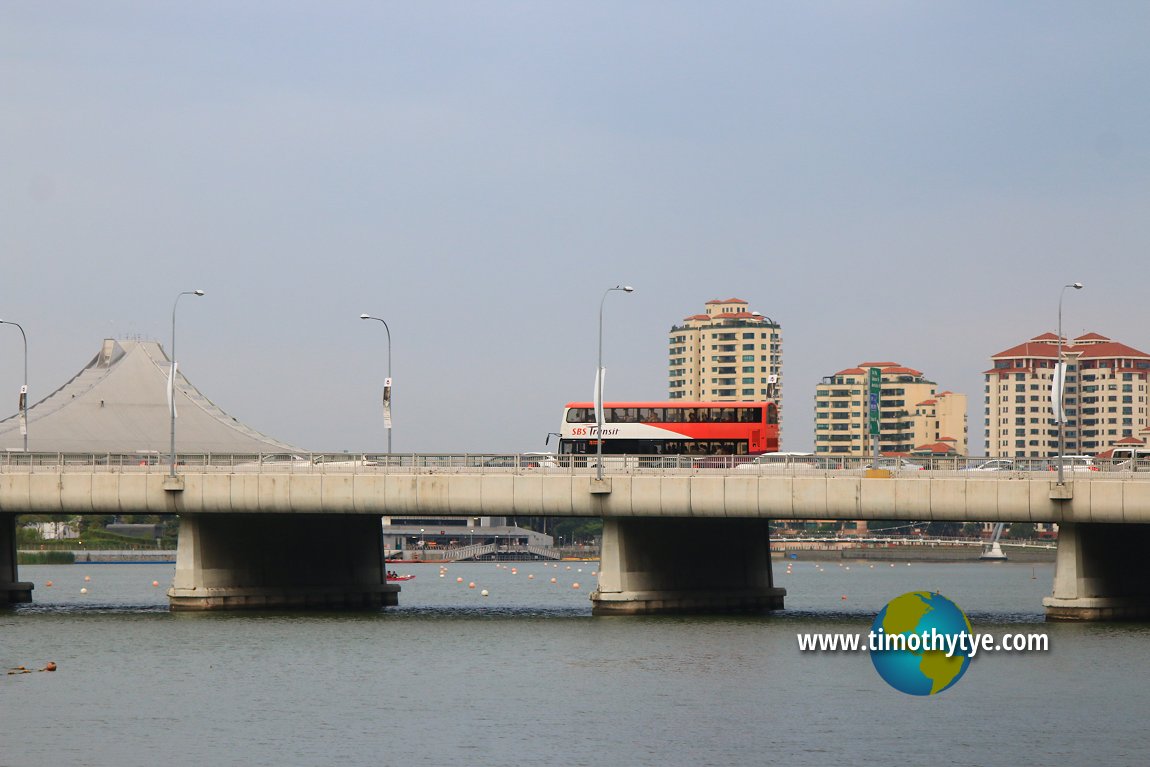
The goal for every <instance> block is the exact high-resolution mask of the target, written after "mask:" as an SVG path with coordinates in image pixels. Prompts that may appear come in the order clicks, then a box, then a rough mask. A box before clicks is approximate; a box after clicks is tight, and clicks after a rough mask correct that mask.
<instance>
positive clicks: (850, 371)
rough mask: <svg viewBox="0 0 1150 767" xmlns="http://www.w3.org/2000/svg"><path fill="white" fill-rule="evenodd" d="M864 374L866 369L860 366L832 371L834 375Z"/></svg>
mask: <svg viewBox="0 0 1150 767" xmlns="http://www.w3.org/2000/svg"><path fill="white" fill-rule="evenodd" d="M865 374H866V371H865V370H863V369H862V368H847V369H846V370H840V371H839V372H837V373H834V375H836V376H852V375H853V376H859V375H865Z"/></svg>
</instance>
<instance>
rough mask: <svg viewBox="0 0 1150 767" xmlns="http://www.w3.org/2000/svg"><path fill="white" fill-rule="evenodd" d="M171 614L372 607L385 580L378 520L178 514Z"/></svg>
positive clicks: (384, 595) (385, 589)
mask: <svg viewBox="0 0 1150 767" xmlns="http://www.w3.org/2000/svg"><path fill="white" fill-rule="evenodd" d="M168 599H169V603H170V605H171V609H172V610H241V609H249V608H285V609H301V608H302V609H308V608H317V609H324V608H378V607H384V606H392V605H396V604H398V603H399V586H397V585H394V584H389V583H388V582H387V569H386V566H385V563H384V559H383V536H382V530H381V528H380V519H379V517H375V516H360V515H336V514H323V515H318V514H220V515H214V514H182V515H180V539H179V544H178V546H177V548H176V577H175V581H174V583H173V586H172V588H171V589H169V591H168Z"/></svg>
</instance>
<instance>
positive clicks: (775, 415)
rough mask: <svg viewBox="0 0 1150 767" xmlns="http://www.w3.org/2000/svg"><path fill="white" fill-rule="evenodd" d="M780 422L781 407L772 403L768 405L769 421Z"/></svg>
mask: <svg viewBox="0 0 1150 767" xmlns="http://www.w3.org/2000/svg"><path fill="white" fill-rule="evenodd" d="M778 422H779V409H778V408H777V407H776V406H775V405H774V404H773V403H772V404H770V405H767V423H778Z"/></svg>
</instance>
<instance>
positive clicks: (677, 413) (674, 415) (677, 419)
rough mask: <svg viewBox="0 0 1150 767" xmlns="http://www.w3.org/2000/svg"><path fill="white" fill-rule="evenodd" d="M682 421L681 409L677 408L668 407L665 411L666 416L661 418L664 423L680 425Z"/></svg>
mask: <svg viewBox="0 0 1150 767" xmlns="http://www.w3.org/2000/svg"><path fill="white" fill-rule="evenodd" d="M682 420H683V409H682V408H678V407H669V408H667V410H666V415H665V416H664V418H663V421H664V422H665V423H681V422H682Z"/></svg>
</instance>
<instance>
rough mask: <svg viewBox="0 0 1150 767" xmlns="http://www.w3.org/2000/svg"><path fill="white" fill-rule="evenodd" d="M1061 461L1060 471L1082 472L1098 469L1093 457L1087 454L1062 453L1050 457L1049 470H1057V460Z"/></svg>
mask: <svg viewBox="0 0 1150 767" xmlns="http://www.w3.org/2000/svg"><path fill="white" fill-rule="evenodd" d="M1060 459H1061V462H1062V471H1064V472H1068V471H1070V472H1083V471H1098V466H1097V465H1096V464H1095V463H1094V459H1093V458H1092V457H1090V456H1088V455H1064V456H1055V457H1053V458H1051V459H1050V461H1049V466H1048V467H1047V468H1048V469H1049V470H1050V471H1058V464H1059V460H1060Z"/></svg>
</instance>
